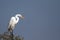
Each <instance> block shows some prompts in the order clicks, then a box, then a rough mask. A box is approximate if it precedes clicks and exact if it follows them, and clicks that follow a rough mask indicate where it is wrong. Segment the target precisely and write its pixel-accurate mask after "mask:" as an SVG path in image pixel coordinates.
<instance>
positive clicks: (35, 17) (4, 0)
mask: <svg viewBox="0 0 60 40" xmlns="http://www.w3.org/2000/svg"><path fill="white" fill-rule="evenodd" d="M59 10H60V1H58V0H0V33H3V32H5V31H7V27H8V22H9V20H10V18H11V17H12V16H14V15H16V13H21V14H22V15H24V17H25V18H24V20H20V21H19V23H18V24H17V25H16V28H15V30H14V33H15V34H18V35H23V36H24V40H60V11H59Z"/></svg>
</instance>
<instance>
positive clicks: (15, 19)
mask: <svg viewBox="0 0 60 40" xmlns="http://www.w3.org/2000/svg"><path fill="white" fill-rule="evenodd" d="M19 18H24V17H23V16H22V15H21V14H16V16H15V17H11V20H10V22H9V25H8V31H9V32H12V31H13V30H14V28H15V25H16V24H17V23H18V21H19Z"/></svg>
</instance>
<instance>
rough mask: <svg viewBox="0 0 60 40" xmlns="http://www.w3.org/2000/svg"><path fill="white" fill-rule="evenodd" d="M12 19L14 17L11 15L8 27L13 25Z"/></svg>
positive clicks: (13, 19)
mask: <svg viewBox="0 0 60 40" xmlns="http://www.w3.org/2000/svg"><path fill="white" fill-rule="evenodd" d="M14 21H15V17H11V19H10V22H9V26H8V28H10V26H12V25H14V24H13V23H14Z"/></svg>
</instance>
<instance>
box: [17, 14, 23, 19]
mask: <svg viewBox="0 0 60 40" xmlns="http://www.w3.org/2000/svg"><path fill="white" fill-rule="evenodd" d="M16 16H17V17H19V18H21V19H24V16H23V15H21V14H16Z"/></svg>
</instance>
